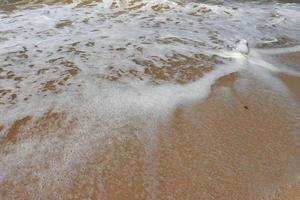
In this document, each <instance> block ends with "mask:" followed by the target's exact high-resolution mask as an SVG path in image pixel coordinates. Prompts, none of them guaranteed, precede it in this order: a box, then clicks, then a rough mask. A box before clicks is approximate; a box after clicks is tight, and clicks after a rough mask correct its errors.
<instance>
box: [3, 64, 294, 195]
mask: <svg viewBox="0 0 300 200" xmlns="http://www.w3.org/2000/svg"><path fill="white" fill-rule="evenodd" d="M296 63H298V61H297V62H296ZM243 76H247V77H248V78H249V82H248V84H249V87H248V88H247V91H243V90H242V91H241V90H240V89H239V84H240V80H241V79H242V78H243ZM279 77H280V78H281V79H282V80H283V81H284V82H285V83H286V85H287V86H288V88H289V89H290V90H291V92H293V93H294V94H295V96H296V97H297V98H298V103H299V99H300V98H299V97H300V95H299V91H300V88H299V87H300V84H299V83H300V79H299V77H293V76H288V75H279ZM262 87H264V86H263V85H262V83H260V81H259V80H257V79H255V77H251V75H249V74H239V73H234V74H230V75H228V76H225V77H223V78H221V79H220V80H218V81H217V83H216V84H215V85H214V86H213V88H212V93H211V95H210V96H209V98H208V99H206V100H204V101H201V102H190V103H187V104H183V105H179V106H178V107H177V108H176V110H175V111H174V112H173V113H172V114H171V116H170V118H169V119H165V120H163V121H161V122H160V123H159V126H158V129H157V130H156V131H154V132H143V131H142V130H141V129H137V128H136V126H135V123H136V124H137V123H140V122H139V120H138V119H132V120H131V121H132V123H131V124H128V126H125V127H123V128H122V129H121V130H117V131H112V134H111V135H107V136H105V137H103V138H102V139H101V140H99V142H98V144H97V145H96V147H97V148H94V150H93V153H92V154H89V156H88V157H86V158H85V160H82V161H81V162H78V164H76V165H75V166H74V167H73V169H72V170H71V171H70V172H69V173H67V174H66V175H65V176H62V177H56V178H53V179H49V181H48V182H47V180H46V183H43V182H39V181H41V180H39V178H37V177H36V176H35V175H34V174H35V173H38V172H40V171H44V170H47V169H49V167H51V165H50V166H49V165H48V164H46V162H44V161H38V165H33V166H32V168H31V170H29V171H28V172H26V174H27V175H26V176H24V177H21V179H20V180H18V181H16V182H12V181H2V184H1V187H0V188H1V189H0V197H1V199H32V198H33V197H34V196H35V192H36V191H37V190H39V191H42V193H43V194H42V197H43V199H53V198H55V199H118V200H120V199H139V200H140V199H208V200H210V199H218V200H219V199H220V200H222V199H224V200H229V199H230V200H234V199H245V200H248V199H249V200H254V199H266V200H295V199H298V198H300V179H299V177H300V147H299V145H300V139H299V133H297V132H295V126H294V125H295V124H296V122H297V119H295V118H293V116H292V115H291V114H290V113H289V111H287V110H285V109H284V106H283V107H282V106H281V105H282V101H280V100H278V99H276V97H274V96H272V93H268V92H266V93H262V92H261V90H258V88H262ZM66 115H68V113H63V114H60V113H51V112H49V113H46V114H45V115H44V116H43V117H42V118H41V119H39V120H34V119H32V118H31V117H30V116H28V117H26V118H24V119H20V120H18V121H16V123H14V124H13V125H12V127H11V128H10V129H8V135H7V138H6V139H4V140H2V141H1V143H0V144H1V145H8V144H14V145H18V140H20V139H22V138H26V137H27V138H28V137H29V138H30V137H33V135H35V134H37V135H39V137H40V139H41V140H42V139H43V135H45V134H52V133H53V132H58V131H61V132H62V135H61V137H68V134H72V129H73V127H74V126H73V124H74V123H78V122H77V121H76V119H72V120H69V121H68V120H66ZM139 126H142V125H140V124H139ZM0 127H1V126H0ZM296 128H297V127H296ZM296 130H297V129H296ZM64 134H65V135H64ZM2 147H3V146H2ZM0 150H1V153H2V154H3V153H4V152H5V151H6V150H3V149H0ZM57 153H58V155H53V156H54V157H53V158H50V159H60V158H59V154H60V152H57ZM56 156H57V157H56ZM46 160H47V159H46ZM20 170H22V169H20ZM17 173H18V172H17ZM59 179H67V180H68V181H67V184H66V183H62V184H61V185H60V181H59ZM53 180H54V182H51V181H53ZM12 197H13V198H12Z"/></svg>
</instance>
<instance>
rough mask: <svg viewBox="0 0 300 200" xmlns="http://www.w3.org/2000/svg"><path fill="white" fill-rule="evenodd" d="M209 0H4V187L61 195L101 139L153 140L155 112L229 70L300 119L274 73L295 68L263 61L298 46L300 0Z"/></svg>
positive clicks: (197, 95)
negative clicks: (9, 0) (256, 80)
mask: <svg viewBox="0 0 300 200" xmlns="http://www.w3.org/2000/svg"><path fill="white" fill-rule="evenodd" d="M203 2H205V3H203ZM213 2H214V1H209V2H208V3H207V1H193V2H190V1H181V2H179V1H168V0H149V1H146V0H136V1H111V0H104V1H103V2H102V3H91V2H89V1H88V2H87V3H82V2H81V1H80V2H76V3H69V2H66V3H65V4H64V5H62V4H60V3H61V1H60V2H59V3H58V2H57V1H49V2H47V3H49V4H53V3H54V5H40V3H37V4H35V5H34V6H33V3H31V4H30V5H28V4H27V3H19V2H17V3H16V4H15V3H13V4H11V5H13V6H12V7H9V6H8V7H3V8H4V9H3V11H1V12H0V60H1V63H0V111H1V116H0V134H1V135H0V136H1V138H0V139H1V141H0V144H1V148H0V150H1V158H0V180H1V182H2V183H3V184H4V183H5V186H6V188H7V190H10V184H12V185H14V184H17V185H22V184H23V183H24V182H23V181H25V183H26V180H27V181H28V180H30V181H33V182H34V180H35V179H34V178H36V177H38V180H36V182H34V184H33V186H32V187H30V186H28V188H25V189H24V188H23V189H24V190H25V191H28V198H29V197H35V198H41V197H45V196H43V195H46V194H47V192H46V191H45V190H48V189H49V191H52V190H51V189H53V190H54V191H55V192H57V193H59V192H60V190H61V188H60V189H58V188H57V187H56V186H55V185H56V184H57V185H60V184H61V185H62V188H63V186H64V187H65V186H66V185H68V184H67V183H68V181H70V180H69V179H72V169H73V168H74V166H76V165H77V164H78V163H84V162H90V161H91V160H89V159H88V158H89V156H91V155H93V156H94V153H95V151H93V150H94V149H93V148H96V149H97V151H98V150H99V149H101V148H100V147H101V144H102V143H103V141H102V139H103V137H104V136H107V135H115V134H116V135H118V134H120V133H122V132H126V131H128V130H129V129H130V128H132V127H134V128H133V130H131V129H130V131H133V132H137V135H139V137H142V138H143V137H146V138H147V137H149V138H147V140H146V141H147V142H145V143H146V144H145V145H146V146H149V147H147V148H148V149H153V148H155V145H153V144H152V143H154V144H155V142H154V141H152V140H155V139H153V138H152V137H150V136H149V135H151V134H154V133H155V130H156V129H157V127H158V126H159V123H160V122H161V121H163V120H168V117H169V116H170V115H172V113H173V111H174V110H176V108H177V107H178V105H182V104H186V103H191V102H195V101H197V102H198V101H203V100H205V98H207V97H208V96H209V95H210V92H211V87H212V85H213V84H214V83H215V81H216V80H217V79H219V78H221V77H223V76H225V75H228V74H230V73H233V72H240V71H247V70H249V71H250V72H251V73H253V74H255V73H256V72H257V73H258V76H259V77H260V78H261V77H264V78H265V79H266V80H265V84H267V85H268V84H270V85H271V86H270V87H271V88H272V91H273V90H274V91H275V92H274V93H276V92H277V93H279V94H280V95H279V96H280V98H279V97H278V98H279V99H281V100H282V101H283V102H288V103H285V104H283V105H282V106H283V108H284V109H287V110H288V111H289V112H290V113H291V116H288V117H290V118H291V119H292V121H293V120H294V119H296V118H297V117H299V112H298V111H299V109H298V108H299V107H298V106H299V105H298V103H299V102H297V101H295V100H294V99H293V98H292V96H290V93H289V92H288V90H287V89H286V87H285V86H284V85H282V84H280V82H278V81H277V80H276V79H274V78H272V75H273V74H274V73H275V74H276V73H280V72H283V73H287V74H292V75H294V76H299V71H297V69H292V68H288V67H286V66H279V65H278V66H277V63H276V62H275V61H273V62H270V61H269V60H268V59H269V56H270V55H273V54H277V53H278V52H280V53H285V52H296V51H299V50H300V47H299V42H300V35H299V32H300V5H299V4H296V3H278V2H279V1H276V2H275V1H272V2H270V1H268V2H267V3H262V2H261V1H260V2H257V1H249V2H248V1H247V2H244V1H243V2H242V1H230V2H229V1H224V2H222V3H220V2H219V1H218V3H213ZM43 3H44V2H43ZM63 3H64V2H63ZM6 5H7V4H6ZM16 5H17V6H20V7H19V8H17V7H16ZM36 5H39V6H36ZM276 52H277V53H276ZM262 79H263V78H262ZM260 89H261V90H262V92H265V89H263V88H257V90H258V91H259V90H260ZM277 93H276V94H277ZM275 96H276V95H275ZM31 122H32V123H31ZM47 123H49V124H51V126H49V125H48V124H47ZM52 126H53V127H54V128H53V127H52ZM24 127H25V128H24ZM128 127H129V128H128ZM295 127H296V126H295ZM23 128H24V129H23ZM20 132H21V133H23V132H24V134H20ZM37 133H40V134H37ZM66 133H68V134H66ZM148 139H149V140H148ZM99 146H100V147H99ZM45 155H46V156H48V157H50V158H51V159H49V160H47V161H45V159H43V157H44V156H45ZM148 162H149V161H148ZM19 168H22V169H24V170H22V171H19V170H18V169H19ZM32 169H34V170H32ZM33 174H34V175H33ZM28 177H29V178H28ZM58 177H64V178H63V180H60V179H59V178H58ZM31 178H32V179H34V180H31ZM52 184H53V186H52ZM25 185H26V184H25ZM44 187H45V188H46V189H45V188H44ZM153 187H154V186H153ZM36 188H39V189H38V191H37V192H34V190H35V189H36ZM23 189H20V191H21V192H20V191H19V192H20V193H21V194H22V190H23ZM23 192H24V191H23ZM4 193H5V192H4ZM7 194H8V198H12V197H14V196H13V194H12V193H9V192H8V193H7ZM26 194H27V193H26Z"/></svg>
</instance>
